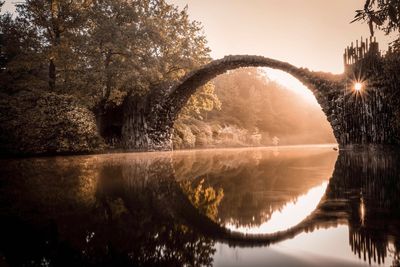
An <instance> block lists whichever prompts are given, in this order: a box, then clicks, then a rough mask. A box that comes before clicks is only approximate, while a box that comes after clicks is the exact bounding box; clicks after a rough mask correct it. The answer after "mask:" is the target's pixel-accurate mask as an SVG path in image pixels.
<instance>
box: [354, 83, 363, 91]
mask: <svg viewBox="0 0 400 267" xmlns="http://www.w3.org/2000/svg"><path fill="white" fill-rule="evenodd" d="M362 89H363V85H362V83H360V82H356V83H355V84H354V90H356V92H361V91H362Z"/></svg>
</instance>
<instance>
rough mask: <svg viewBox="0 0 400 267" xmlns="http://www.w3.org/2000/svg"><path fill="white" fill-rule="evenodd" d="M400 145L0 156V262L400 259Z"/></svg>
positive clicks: (353, 262) (386, 262) (399, 262)
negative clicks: (383, 148)
mask: <svg viewBox="0 0 400 267" xmlns="http://www.w3.org/2000/svg"><path fill="white" fill-rule="evenodd" d="M399 192H400V153H399V152H393V151H387V152H381V151H380V152H373V151H340V153H339V152H338V151H335V150H333V146H330V145H327V146H293V147H279V148H278V147H274V148H243V149H215V150H212V149H210V150H194V151H176V152H165V153H164V152H163V153H130V154H108V155H91V156H69V157H49V158H45V157H42V158H27V159H7V160H6V159H3V160H0V226H1V227H0V266H99V265H100V266H400V205H399V199H400V194H399Z"/></svg>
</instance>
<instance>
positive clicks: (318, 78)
mask: <svg viewBox="0 0 400 267" xmlns="http://www.w3.org/2000/svg"><path fill="white" fill-rule="evenodd" d="M242 67H268V68H272V69H277V70H281V71H284V72H286V73H288V74H290V75H292V76H293V77H295V78H296V79H298V80H299V81H300V82H301V83H303V84H304V85H305V86H306V87H307V88H308V89H309V90H310V91H311V92H312V93H313V95H314V96H315V98H316V100H317V102H318V103H319V105H320V106H321V108H322V111H323V112H324V114H325V115H326V117H327V120H328V121H329V123H330V125H331V126H332V130H333V133H334V136H335V138H336V140H337V141H338V142H339V141H340V133H339V130H340V128H339V127H337V124H338V119H337V118H336V113H335V111H334V107H333V105H332V103H334V102H332V100H335V99H337V98H338V96H339V94H340V89H341V88H343V86H342V84H343V83H342V81H343V79H342V77H343V76H342V75H333V74H330V73H322V72H313V71H310V70H308V69H305V68H298V67H295V66H293V65H291V64H289V63H286V62H282V61H279V60H275V59H270V58H266V57H262V56H253V55H235V56H226V57H224V58H222V59H218V60H214V61H211V62H210V63H208V64H206V65H204V66H202V67H200V68H199V69H196V70H194V71H192V72H190V73H189V74H188V75H187V76H185V77H184V78H183V79H182V80H181V81H180V82H178V83H177V84H176V85H174V86H172V87H171V88H170V90H169V93H168V95H167V97H166V98H165V101H164V102H163V104H162V105H161V106H159V107H160V108H161V111H158V110H157V111H155V112H154V113H155V114H159V115H157V116H156V120H157V121H164V122H166V129H161V130H164V131H165V136H168V139H169V140H170V138H171V136H170V135H171V131H172V128H173V124H174V121H175V119H176V118H177V116H178V115H179V112H180V110H181V109H182V108H183V107H184V106H185V104H186V103H187V101H188V100H189V98H190V97H191V95H193V94H194V93H195V92H196V90H197V89H198V88H199V87H200V86H202V85H204V84H206V83H207V82H208V81H210V80H212V79H213V78H215V77H216V76H218V75H220V74H223V73H225V72H227V71H229V70H233V69H238V68H242ZM156 123H157V122H155V124H156ZM156 128H157V127H156ZM157 134H158V133H157ZM154 137H155V136H154ZM166 142H167V143H168V140H167V141H166ZM167 146H168V147H172V146H171V144H170V143H169V144H167ZM167 150H168V149H167Z"/></svg>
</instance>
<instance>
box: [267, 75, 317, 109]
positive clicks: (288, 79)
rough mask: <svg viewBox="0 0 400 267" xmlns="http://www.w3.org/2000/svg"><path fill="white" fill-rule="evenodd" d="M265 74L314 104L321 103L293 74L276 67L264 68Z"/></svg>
mask: <svg viewBox="0 0 400 267" xmlns="http://www.w3.org/2000/svg"><path fill="white" fill-rule="evenodd" d="M262 70H263V72H264V73H265V76H266V77H267V78H268V79H269V80H271V81H273V82H276V83H278V84H280V85H282V86H283V87H285V88H287V89H288V90H291V91H294V92H295V93H297V94H299V95H300V96H301V97H303V98H304V99H306V100H307V101H308V102H310V103H312V104H316V105H319V104H318V102H317V100H316V99H315V96H314V95H313V93H312V92H311V91H310V90H309V89H308V88H307V87H306V86H304V85H303V84H302V83H301V82H300V81H299V80H297V79H296V78H295V77H293V76H292V75H290V74H288V73H286V72H283V71H280V70H275V69H270V68H262Z"/></svg>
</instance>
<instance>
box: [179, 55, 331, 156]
mask: <svg viewBox="0 0 400 267" xmlns="http://www.w3.org/2000/svg"><path fill="white" fill-rule="evenodd" d="M210 64H213V63H210ZM249 65H250V67H248V66H247V65H246V64H243V65H240V66H236V65H235V67H232V68H231V67H227V70H226V71H220V70H219V72H218V74H217V75H212V74H210V75H206V74H205V72H204V71H202V70H199V72H200V73H197V74H196V73H195V74H193V76H195V77H196V79H198V80H202V79H203V78H202V76H204V75H205V76H204V77H205V78H204V80H202V82H201V84H200V85H199V87H197V88H195V86H196V85H194V86H193V87H191V86H187V87H186V89H185V92H186V91H190V92H191V93H192V94H190V95H189V96H188V98H187V99H186V102H184V103H182V105H181V106H178V107H177V109H183V110H184V112H183V113H185V114H184V115H183V116H182V114H180V116H176V119H174V120H173V123H174V130H175V131H174V135H173V145H174V149H181V148H204V147H240V146H270V145H277V144H279V145H298V144H323V143H330V144H332V143H337V140H336V139H335V136H334V129H333V127H332V125H330V124H329V122H328V119H327V117H328V116H327V113H326V109H325V110H324V108H323V106H322V105H321V104H320V102H319V101H318V99H317V97H319V98H320V99H322V98H323V97H322V96H321V93H319V92H318V91H317V89H315V88H316V87H315V86H314V85H313V83H310V82H309V83H310V84H308V86H305V85H304V83H305V82H304V80H305V79H306V78H307V79H308V76H307V75H308V74H309V73H308V71H305V73H307V74H305V76H304V77H306V78H303V83H302V82H301V81H300V80H299V78H298V77H295V76H293V74H291V73H287V72H284V71H281V70H279V69H273V68H271V67H264V66H258V67H257V66H256V67H254V66H252V63H249ZM228 66H230V65H228ZM293 68H295V67H293ZM310 76H311V74H310ZM188 80H190V77H189V78H188ZM186 82H187V80H186ZM186 82H185V81H184V82H183V83H182V85H181V86H183V87H184V84H185V83H186ZM197 83H199V82H197ZM207 83H208V84H209V83H212V85H213V86H214V88H213V89H214V95H216V96H217V97H218V100H219V103H220V105H221V106H220V107H221V109H220V110H218V109H214V110H211V111H204V112H203V113H202V114H201V116H198V117H200V118H196V117H197V115H198V114H194V118H193V117H191V116H188V115H187V114H186V112H187V108H186V107H185V105H186V103H189V104H188V105H192V104H193V102H194V101H196V98H197V97H202V95H204V90H203V89H202V87H201V85H203V84H207ZM310 88H311V89H310ZM175 90H181V92H182V89H181V88H180V87H179V86H178V87H177V88H175ZM196 90H199V91H198V93H197V91H196ZM315 92H317V94H315ZM182 93H183V92H182ZM211 98H212V97H210V99H211ZM185 139H186V140H185Z"/></svg>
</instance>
